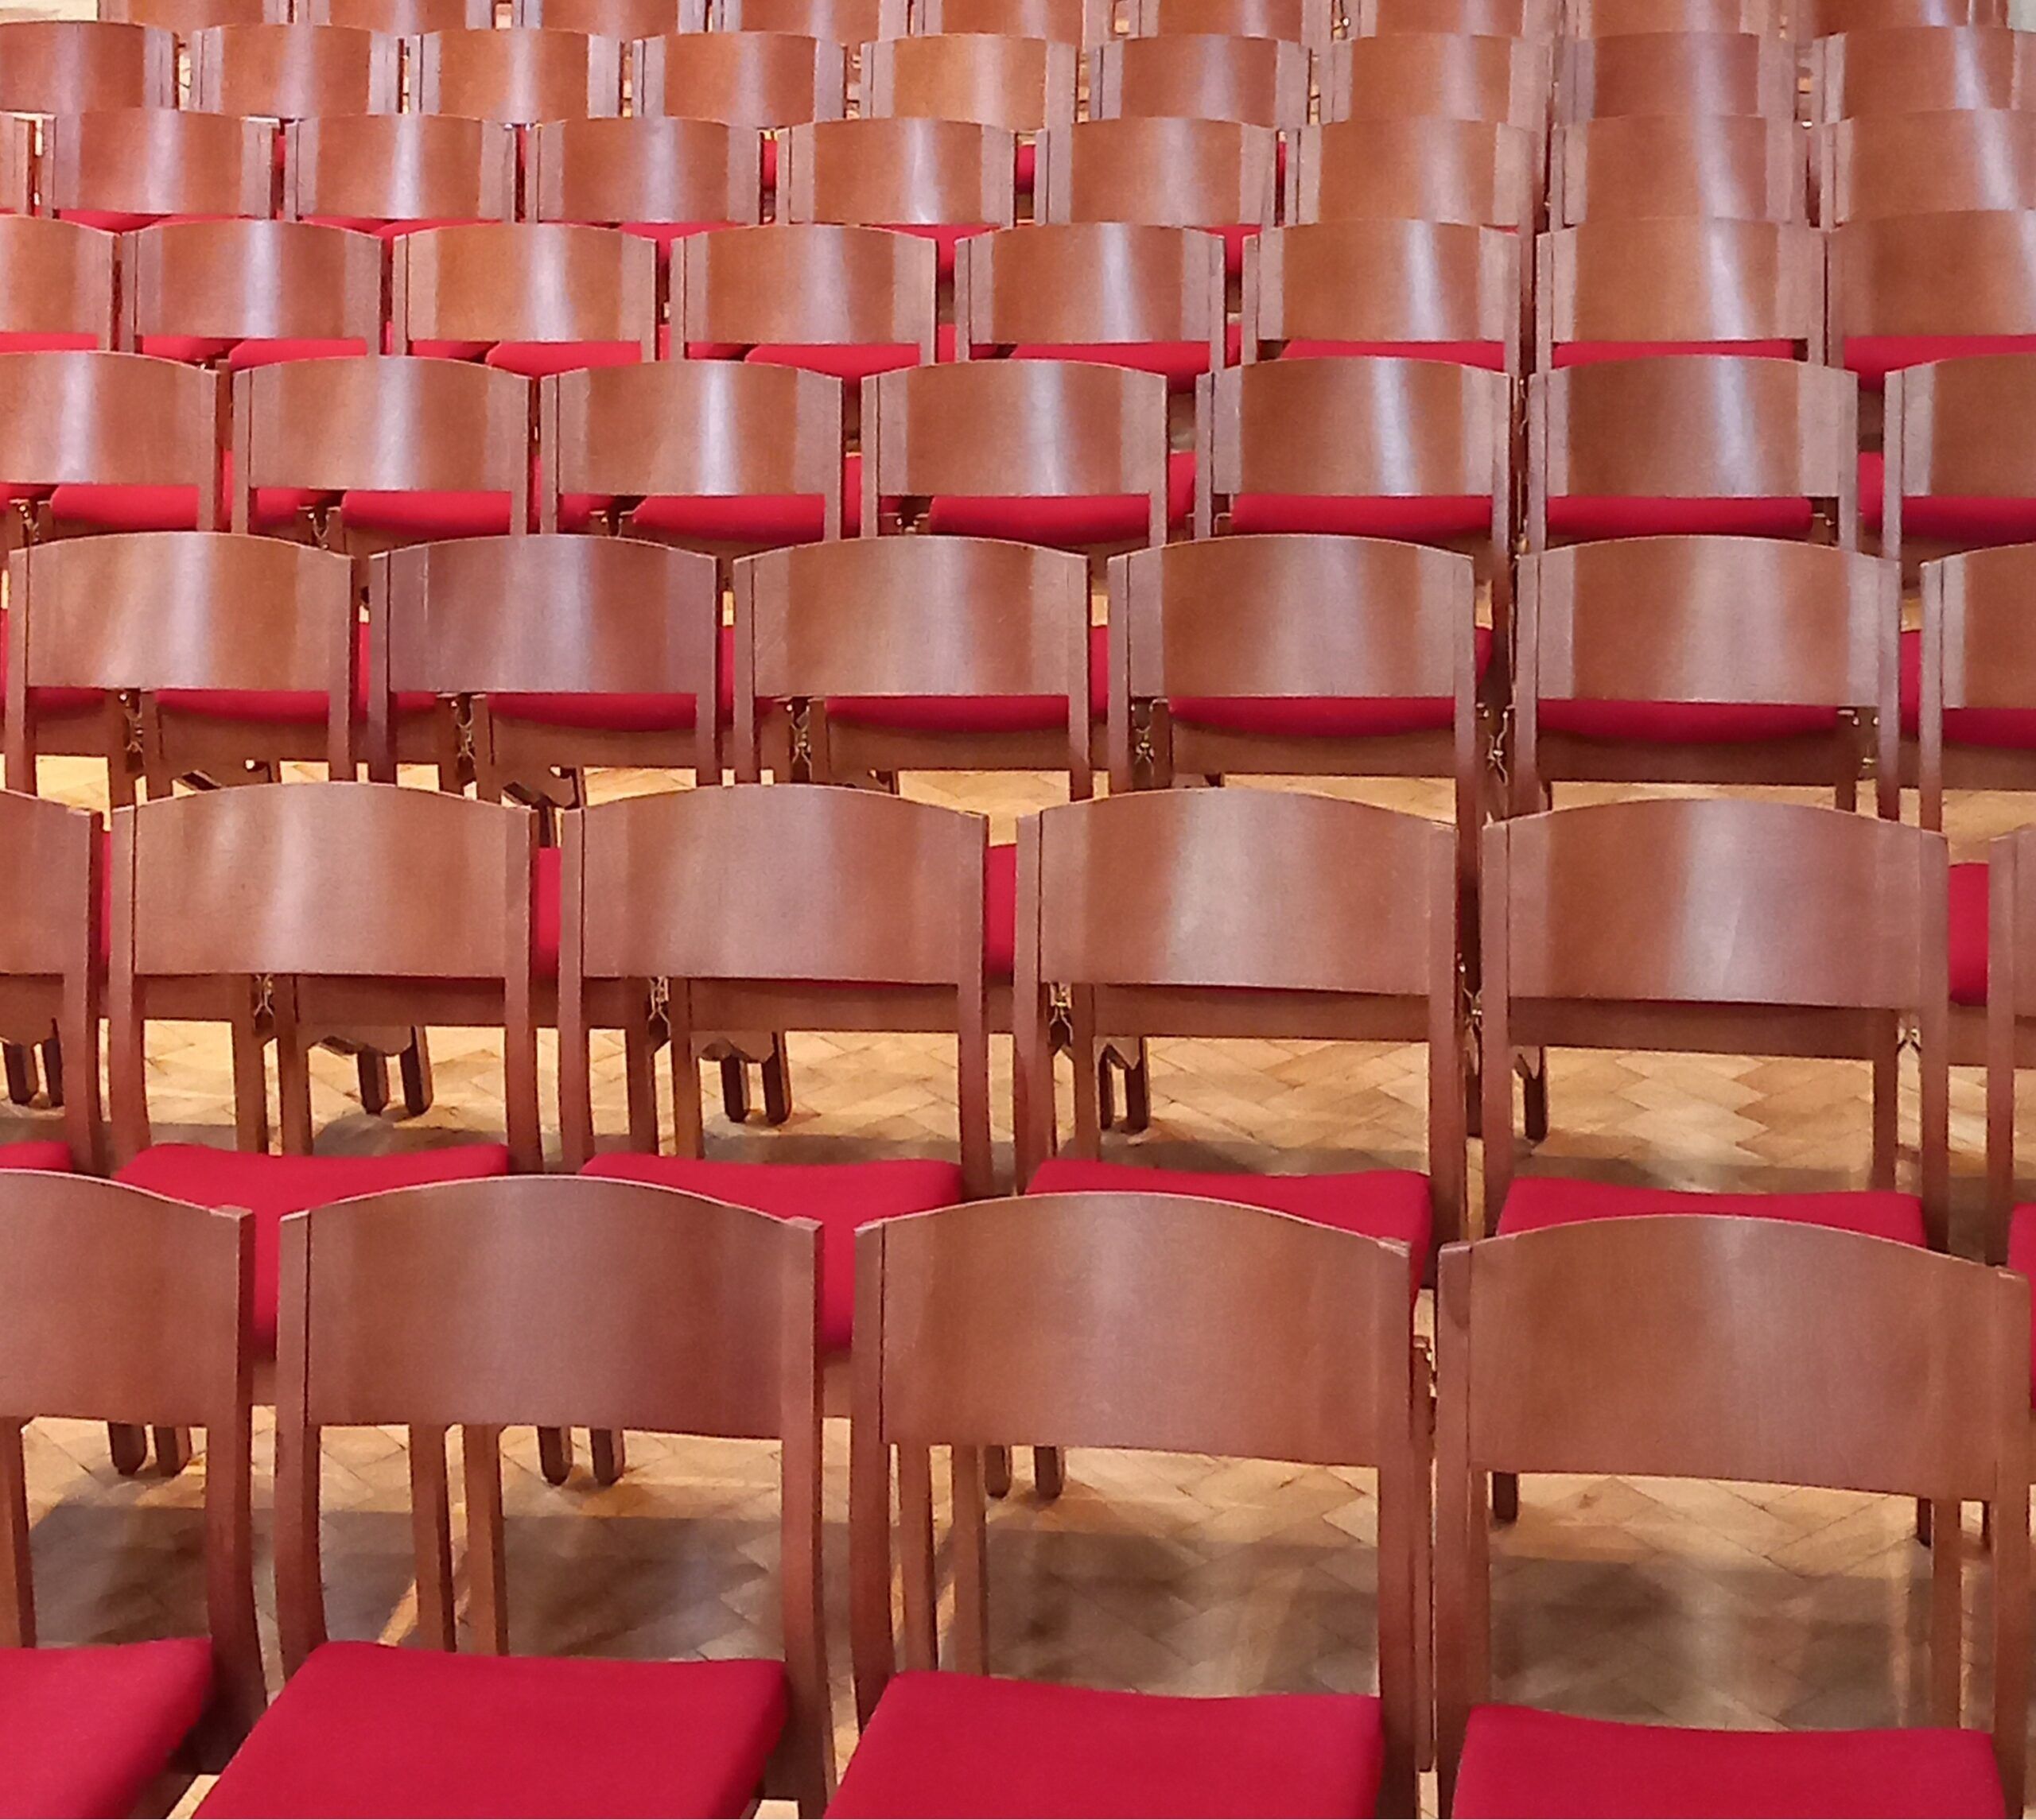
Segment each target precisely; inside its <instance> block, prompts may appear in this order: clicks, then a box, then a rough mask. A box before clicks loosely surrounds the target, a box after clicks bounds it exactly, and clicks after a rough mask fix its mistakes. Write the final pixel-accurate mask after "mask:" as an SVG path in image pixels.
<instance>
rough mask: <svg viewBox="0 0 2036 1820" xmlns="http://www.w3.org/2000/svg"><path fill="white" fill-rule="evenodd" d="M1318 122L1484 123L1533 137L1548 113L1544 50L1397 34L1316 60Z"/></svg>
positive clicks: (1340, 44)
mask: <svg viewBox="0 0 2036 1820" xmlns="http://www.w3.org/2000/svg"><path fill="white" fill-rule="evenodd" d="M1315 68H1316V72H1317V75H1318V79H1319V82H1320V83H1321V87H1322V113H1321V117H1322V118H1323V121H1324V122H1331V121H1335V120H1404V119H1416V118H1421V117H1423V116H1427V115H1432V116H1433V117H1435V118H1437V119H1443V120H1489V121H1493V122H1503V123H1504V124H1506V125H1507V126H1519V127H1523V128H1525V129H1527V130H1529V131H1531V132H1532V133H1533V134H1535V135H1536V136H1537V137H1538V136H1539V135H1540V134H1541V132H1542V131H1543V130H1544V128H1545V126H1546V125H1547V118H1548V47H1547V46H1546V45H1541V44H1538V43H1536V42H1534V41H1532V40H1525V39H1520V38H1490V37H1455V36H1453V35H1451V34H1449V33H1442V32H1395V33H1389V35H1388V36H1386V37H1382V38H1345V39H1340V40H1339V41H1337V42H1336V43H1335V44H1332V45H1330V46H1329V47H1328V49H1327V50H1324V51H1322V52H1318V53H1317V56H1316V63H1315Z"/></svg>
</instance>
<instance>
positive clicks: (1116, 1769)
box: [827, 1671, 1385, 1820]
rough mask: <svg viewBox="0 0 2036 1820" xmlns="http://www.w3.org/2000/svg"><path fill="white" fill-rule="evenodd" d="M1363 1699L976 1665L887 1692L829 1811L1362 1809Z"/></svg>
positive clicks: (1380, 1763)
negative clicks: (1095, 1681)
mask: <svg viewBox="0 0 2036 1820" xmlns="http://www.w3.org/2000/svg"><path fill="white" fill-rule="evenodd" d="M1384 1759H1385V1732H1384V1728H1383V1726H1382V1725H1381V1721H1380V1716H1379V1706H1378V1702H1377V1701H1376V1700H1372V1699H1368V1698H1360V1697H1358V1696H1354V1695H1350V1694H1261V1695H1258V1696H1257V1697H1255V1698H1243V1699H1227V1700H1225V1699H1187V1698H1176V1697H1173V1696H1168V1695H1164V1694H1118V1693H1105V1692H1101V1691H1098V1690H1095V1689H1094V1688H1087V1687H1059V1686H1049V1685H1047V1683H1045V1682H1036V1681H1007V1680H1004V1679H1002V1678H995V1677H992V1676H989V1675H980V1674H945V1673H938V1672H931V1673H929V1672H925V1671H920V1672H917V1673H907V1674H900V1675H898V1676H896V1677H895V1678H893V1679H892V1682H891V1683H890V1685H889V1686H888V1687H886V1688H885V1689H884V1697H883V1698H882V1699H881V1700H880V1701H879V1702H877V1706H876V1713H874V1714H873V1715H872V1717H871V1719H870V1722H869V1725H868V1727H867V1728H866V1729H865V1730H864V1732H863V1734H862V1737H861V1740H860V1741H859V1742H858V1743H857V1745H856V1749H855V1755H854V1756H853V1757H851V1758H850V1759H849V1767H848V1769H847V1770H846V1771H845V1773H844V1774H843V1775H842V1777H841V1787H840V1788H839V1789H838V1790H837V1791H836V1794H835V1796H834V1799H833V1801H832V1802H831V1803H829V1804H828V1808H827V1811H828V1812H829V1814H849V1815H858V1816H861V1815H891V1816H897V1817H899V1820H903V1817H905V1816H911V1815H929V1816H932V1815H940V1816H952V1817H954V1820H966V1817H969V1816H977V1815H980V1816H990V1815H998V1814H1036V1815H1042V1816H1047V1815H1055V1816H1058V1815H1085V1814H1115V1815H1124V1816H1131V1815H1145V1814H1152V1815H1160V1814H1175V1815H1217V1814H1293V1815H1301V1814H1370V1813H1373V1812H1374V1811H1376V1810H1377V1805H1378V1783H1379V1776H1380V1774H1381V1771H1382V1769H1383V1767H1384Z"/></svg>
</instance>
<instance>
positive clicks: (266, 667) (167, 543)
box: [6, 531, 356, 790]
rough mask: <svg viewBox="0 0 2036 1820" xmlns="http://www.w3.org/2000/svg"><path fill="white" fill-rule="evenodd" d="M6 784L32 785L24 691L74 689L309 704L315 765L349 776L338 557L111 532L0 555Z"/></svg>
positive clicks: (212, 537) (350, 617)
mask: <svg viewBox="0 0 2036 1820" xmlns="http://www.w3.org/2000/svg"><path fill="white" fill-rule="evenodd" d="M7 590H8V600H9V605H10V612H9V614H8V616H7V642H8V651H7V658H8V662H7V671H6V674H7V712H6V758H7V782H8V783H9V785H10V786H11V787H12V788H14V789H16V790H33V788H34V787H35V758H36V694H37V691H39V690H41V689H100V690H105V691H107V692H109V693H125V692H127V691H130V690H131V691H134V692H138V693H142V694H144V695H147V694H153V693H155V692H156V691H158V690H161V689H227V690H233V691H236V692H238V691H241V690H246V691H248V692H251V693H268V692H270V691H277V692H287V693H304V694H309V695H313V696H323V697H325V700H326V702H327V708H326V715H325V762H326V764H327V766H328V769H329V770H330V771H331V773H332V775H333V776H335V777H340V778H351V777H352V775H353V774H354V749H353V700H354V682H355V676H354V662H355V659H354V645H355V623H356V616H355V610H354V591H353V580H352V570H351V568H350V566H349V565H348V561H347V559H346V558H345V557H343V556H340V555H337V554H336V553H333V552H332V551H329V550H321V549H311V548H309V547H308V546H307V545H302V544H295V543H290V542H288V541H286V540H284V539H282V538H280V537H236V536H235V535H233V534H231V532H227V531H208V532H196V531H123V532H118V533H114V534H109V535H107V536H104V537H65V538H62V539H60V540H58V541H53V542H48V543H38V544H31V545H28V546H27V547H26V548H25V549H17V550H16V551H15V552H14V554H13V555H12V556H11V557H9V558H8V565H7Z"/></svg>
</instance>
